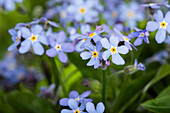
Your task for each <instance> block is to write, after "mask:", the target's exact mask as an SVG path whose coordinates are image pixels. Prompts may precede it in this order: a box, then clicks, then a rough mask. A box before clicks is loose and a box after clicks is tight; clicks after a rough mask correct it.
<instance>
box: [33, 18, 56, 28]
mask: <svg viewBox="0 0 170 113" xmlns="http://www.w3.org/2000/svg"><path fill="white" fill-rule="evenodd" d="M35 23H44V24H49V25H51V26H53V27H59V25H58V24H57V23H55V22H52V21H50V20H48V19H47V18H45V17H41V18H40V19H35Z"/></svg>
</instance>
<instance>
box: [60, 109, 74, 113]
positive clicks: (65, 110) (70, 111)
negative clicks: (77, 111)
mask: <svg viewBox="0 0 170 113" xmlns="http://www.w3.org/2000/svg"><path fill="white" fill-rule="evenodd" d="M61 113H74V111H73V110H68V109H63V110H61Z"/></svg>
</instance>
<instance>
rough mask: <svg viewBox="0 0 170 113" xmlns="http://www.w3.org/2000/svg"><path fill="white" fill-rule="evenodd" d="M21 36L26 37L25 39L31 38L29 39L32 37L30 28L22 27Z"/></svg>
mask: <svg viewBox="0 0 170 113" xmlns="http://www.w3.org/2000/svg"><path fill="white" fill-rule="evenodd" d="M21 34H22V37H24V38H29V37H31V32H30V30H29V29H28V28H26V27H22V28H21Z"/></svg>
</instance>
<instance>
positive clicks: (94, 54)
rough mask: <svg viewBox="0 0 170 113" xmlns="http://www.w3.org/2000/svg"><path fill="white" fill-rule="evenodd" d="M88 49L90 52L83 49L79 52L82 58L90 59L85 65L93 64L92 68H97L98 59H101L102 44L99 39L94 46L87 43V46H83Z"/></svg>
mask: <svg viewBox="0 0 170 113" xmlns="http://www.w3.org/2000/svg"><path fill="white" fill-rule="evenodd" d="M85 48H86V49H88V50H89V51H90V52H88V51H85V52H82V53H81V54H80V56H81V57H82V59H83V60H86V59H89V58H91V59H90V61H89V62H88V63H87V66H92V65H94V68H95V69H96V68H98V67H99V65H100V60H101V59H102V52H100V51H101V49H102V45H101V43H100V41H98V42H97V43H96V47H95V46H93V45H92V44H89V45H88V46H86V47H85Z"/></svg>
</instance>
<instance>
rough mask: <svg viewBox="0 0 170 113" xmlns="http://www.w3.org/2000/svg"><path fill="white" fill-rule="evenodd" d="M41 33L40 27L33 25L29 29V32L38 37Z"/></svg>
mask: <svg viewBox="0 0 170 113" xmlns="http://www.w3.org/2000/svg"><path fill="white" fill-rule="evenodd" d="M42 31H43V27H42V26H40V25H34V26H32V27H31V32H32V33H33V34H34V35H39V34H40V33H41V32H42Z"/></svg>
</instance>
